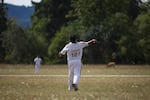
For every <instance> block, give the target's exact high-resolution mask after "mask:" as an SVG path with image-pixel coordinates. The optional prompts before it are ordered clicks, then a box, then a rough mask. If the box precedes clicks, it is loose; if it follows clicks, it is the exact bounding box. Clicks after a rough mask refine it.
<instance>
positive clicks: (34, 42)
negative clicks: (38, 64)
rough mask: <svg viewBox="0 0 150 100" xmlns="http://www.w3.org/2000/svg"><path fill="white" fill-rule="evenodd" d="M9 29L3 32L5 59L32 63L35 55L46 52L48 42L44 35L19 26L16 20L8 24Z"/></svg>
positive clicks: (10, 61)
mask: <svg viewBox="0 0 150 100" xmlns="http://www.w3.org/2000/svg"><path fill="white" fill-rule="evenodd" d="M8 26H9V27H8V31H5V32H3V33H2V37H3V41H2V43H3V47H4V48H5V50H6V51H5V53H6V56H5V61H6V62H8V63H32V62H33V59H34V57H36V56H37V55H39V56H41V55H43V54H45V52H46V51H45V50H46V48H45V47H46V43H45V42H44V40H42V37H39V38H38V37H37V36H36V35H35V33H33V32H28V31H25V30H23V29H22V28H21V27H19V26H18V25H17V24H16V23H15V21H11V22H10V23H9V24H8Z"/></svg>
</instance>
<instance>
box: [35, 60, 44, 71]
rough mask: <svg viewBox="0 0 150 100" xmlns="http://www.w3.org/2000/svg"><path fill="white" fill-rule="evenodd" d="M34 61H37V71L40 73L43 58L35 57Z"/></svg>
mask: <svg viewBox="0 0 150 100" xmlns="http://www.w3.org/2000/svg"><path fill="white" fill-rule="evenodd" d="M34 62H35V73H38V72H40V66H41V62H42V59H41V58H40V57H36V58H35V59H34Z"/></svg>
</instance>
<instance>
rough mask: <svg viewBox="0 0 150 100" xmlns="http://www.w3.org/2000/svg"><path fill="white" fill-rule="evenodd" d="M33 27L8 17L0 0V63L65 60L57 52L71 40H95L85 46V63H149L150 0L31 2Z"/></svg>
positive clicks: (62, 61)
mask: <svg viewBox="0 0 150 100" xmlns="http://www.w3.org/2000/svg"><path fill="white" fill-rule="evenodd" d="M32 4H33V5H34V7H35V8H34V14H33V16H32V17H31V23H32V25H31V27H30V28H29V29H28V28H23V27H21V26H19V25H18V24H17V22H16V20H15V19H9V18H8V17H7V8H6V7H5V4H3V2H1V3H0V63H14V64H31V63H33V59H34V58H35V57H36V56H40V57H42V59H43V63H44V64H62V63H66V59H65V57H59V56H58V52H59V51H60V50H61V49H62V48H63V47H64V46H65V44H66V43H68V42H69V39H68V37H69V35H70V34H77V35H78V40H83V41H88V40H90V39H91V38H96V39H97V44H95V45H92V46H89V47H87V48H86V49H84V57H83V62H84V63H88V64H103V63H107V62H109V61H115V62H116V63H118V64H150V33H149V32H150V0H147V1H146V2H142V1H141V0H42V1H41V2H40V3H36V2H32Z"/></svg>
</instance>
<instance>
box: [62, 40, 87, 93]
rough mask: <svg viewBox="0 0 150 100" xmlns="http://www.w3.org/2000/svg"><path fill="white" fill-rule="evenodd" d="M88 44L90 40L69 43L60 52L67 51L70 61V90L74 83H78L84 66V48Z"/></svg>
mask: <svg viewBox="0 0 150 100" xmlns="http://www.w3.org/2000/svg"><path fill="white" fill-rule="evenodd" d="M86 46H88V42H77V43H71V42H70V43H68V44H67V45H66V46H65V47H64V48H63V49H62V51H61V52H60V53H61V54H63V55H65V54H66V53H67V61H68V68H69V72H68V74H69V75H68V90H71V89H72V84H78V82H79V79H80V73H81V66H82V62H81V59H82V52H83V48H84V47H86Z"/></svg>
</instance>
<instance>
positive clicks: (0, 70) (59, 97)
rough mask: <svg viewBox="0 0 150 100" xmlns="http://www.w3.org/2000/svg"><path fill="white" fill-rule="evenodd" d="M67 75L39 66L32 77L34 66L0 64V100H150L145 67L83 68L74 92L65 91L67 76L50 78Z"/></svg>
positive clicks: (63, 67)
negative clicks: (39, 69) (77, 89)
mask: <svg viewBox="0 0 150 100" xmlns="http://www.w3.org/2000/svg"><path fill="white" fill-rule="evenodd" d="M67 74H68V69H67V65H42V66H41V71H40V73H38V74H36V73H34V65H7V64H5V65H2V64H1V65H0V100H150V66H149V65H144V66H142V65H138V66H137V65H135V66H133V65H132V66H131V65H117V66H116V67H115V68H106V67H105V65H84V66H83V67H82V73H81V75H82V76H81V79H80V83H79V91H77V92H74V91H71V92H70V91H68V90H67V77H59V76H58V77H55V76H52V75H60V76H61V75H66V76H67ZM8 75H9V76H8ZM13 75H15V76H13ZM25 75H29V76H28V77H25ZM42 75H45V76H42ZM87 75H91V77H88V76H87ZM92 75H93V77H92ZM97 75H99V76H100V77H94V76H97ZM115 75H117V77H114V76H115ZM121 75H124V76H125V77H119V76H121ZM128 75H130V77H128ZM132 75H134V76H136V75H137V76H138V77H132ZM142 75H147V76H148V77H142ZM36 76H38V77H36ZM84 76H87V77H84ZM105 76H107V77H105ZM140 76H141V77H140Z"/></svg>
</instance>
